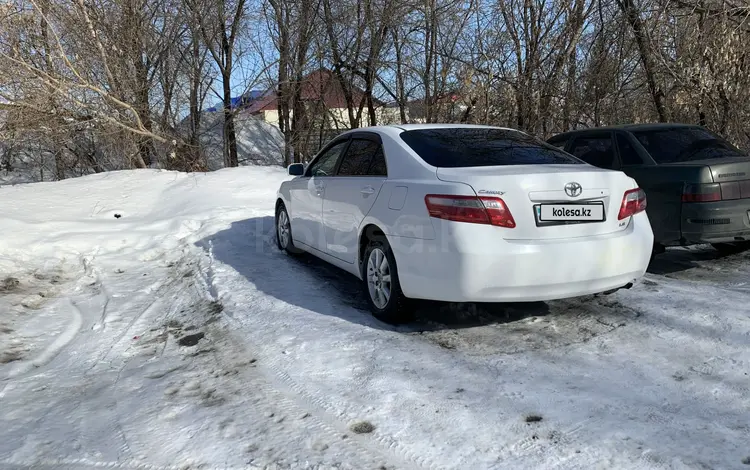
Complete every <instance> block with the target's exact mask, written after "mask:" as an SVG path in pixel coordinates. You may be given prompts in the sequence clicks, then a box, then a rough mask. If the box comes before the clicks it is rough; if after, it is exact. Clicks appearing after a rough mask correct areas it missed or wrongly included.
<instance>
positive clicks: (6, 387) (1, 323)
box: [0, 167, 750, 470]
mask: <svg viewBox="0 0 750 470" xmlns="http://www.w3.org/2000/svg"><path fill="white" fill-rule="evenodd" d="M287 178H288V176H287V175H286V174H285V172H284V171H283V170H281V169H279V168H267V167H244V168H236V169H225V170H220V171H216V172H211V173H206V174H185V173H177V172H168V171H158V170H141V171H118V172H111V173H105V174H99V175H92V176H86V177H82V178H77V179H72V180H66V181H62V182H58V183H37V184H32V185H24V186H13V187H0V201H2V202H3V204H2V206H0V233H1V234H2V238H0V311H2V312H3V315H2V316H0V420H2V422H3V427H2V429H0V466H3V467H5V466H10V467H21V468H38V467H43V466H46V467H50V468H63V469H74V468H86V467H92V466H97V467H123V468H158V469H166V468H186V467H188V466H192V467H194V468H218V467H221V468H250V469H256V468H277V469H282V468H283V469H291V468H304V469H308V468H309V469H318V468H347V469H349V468H351V469H363V468H388V469H409V470H411V469H419V468H628V469H630V468H632V469H651V468H742V461H743V460H746V459H748V458H750V448H748V447H747V445H748V442H750V439H749V437H750V429H749V428H748V422H750V412H748V410H749V409H750V386H749V385H748V384H749V383H750V379H749V376H748V373H749V371H750V349H749V348H748V344H750V316H749V315H748V307H747V305H748V300H749V299H750V283H749V282H748V279H750V253H745V254H740V255H735V256H731V257H726V258H719V257H717V256H716V255H715V254H712V253H713V252H712V251H711V250H710V249H706V248H703V247H698V248H695V249H691V250H670V251H669V252H668V253H667V254H666V255H664V258H663V260H662V261H660V263H661V264H658V266H657V268H658V269H657V270H656V271H654V273H653V274H649V275H647V277H646V279H645V280H644V282H643V283H641V284H640V285H638V286H636V287H635V288H634V289H633V290H630V291H624V292H620V293H618V294H616V295H613V296H603V297H589V298H584V299H572V300H565V301H558V302H549V303H532V304H518V305H494V306H493V305H489V306H462V307H458V306H450V305H449V306H445V305H434V304H431V303H425V304H424V305H423V306H422V308H421V311H420V312H419V318H420V320H419V322H417V323H415V324H413V325H407V326H403V327H399V328H393V327H391V326H389V325H385V324H383V323H381V322H379V321H377V320H375V319H373V317H372V316H371V315H370V314H369V312H367V311H364V310H363V304H364V301H363V298H362V296H361V294H360V284H359V282H358V281H357V280H356V279H355V278H353V277H352V276H350V275H348V274H346V273H343V272H342V271H339V270H337V269H335V268H331V267H330V266H328V265H326V264H324V263H322V262H318V261H315V260H314V259H313V258H311V257H302V258H301V259H294V258H291V257H289V256H287V255H286V254H284V253H282V252H280V251H279V250H278V249H277V248H276V247H275V245H274V219H273V209H274V201H275V191H276V189H277V188H278V185H279V184H280V183H281V181H283V180H285V179H287Z"/></svg>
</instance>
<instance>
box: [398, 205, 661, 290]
mask: <svg viewBox="0 0 750 470" xmlns="http://www.w3.org/2000/svg"><path fill="white" fill-rule="evenodd" d="M441 225H444V227H441V229H440V230H437V232H438V233H439V234H440V236H439V237H438V238H437V239H436V240H417V239H405V238H396V239H393V240H390V241H391V247H392V249H393V251H394V255H395V257H396V263H397V265H398V272H399V279H400V282H401V288H402V290H403V292H404V294H405V295H406V296H407V297H411V298H417V299H430V300H441V301H448V302H512V301H516V302H525V301H545V300H553V299H562V298H569V297H578V296H582V295H589V294H595V293H600V292H604V291H608V290H610V289H616V288H619V287H623V286H625V285H626V284H628V283H630V282H635V281H637V280H638V279H639V278H641V277H642V276H643V274H644V273H645V271H646V268H647V267H648V263H649V260H650V257H651V250H652V247H653V233H652V231H651V226H650V224H649V221H648V218H647V217H646V215H645V214H638V215H637V216H635V217H633V219H632V220H631V221H630V224H629V226H628V227H627V228H626V229H625V230H623V231H621V232H617V233H613V234H608V235H600V236H595V237H586V238H570V239H559V240H547V241H528V240H517V241H514V240H503V238H502V235H501V234H500V232H499V230H507V229H501V228H499V227H492V226H480V225H475V224H461V223H456V222H444V221H443V222H441Z"/></svg>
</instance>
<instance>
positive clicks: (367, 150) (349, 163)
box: [337, 138, 380, 176]
mask: <svg viewBox="0 0 750 470" xmlns="http://www.w3.org/2000/svg"><path fill="white" fill-rule="evenodd" d="M379 148H380V144H378V143H377V142H374V141H372V140H366V139H356V138H355V139H352V143H351V145H350V146H349V149H348V150H347V151H346V155H344V158H343V160H342V161H341V165H340V166H339V171H338V173H337V174H338V175H339V176H367V175H368V172H369V170H370V165H371V163H372V159H373V156H374V155H375V153H376V152H377V151H378V149H379Z"/></svg>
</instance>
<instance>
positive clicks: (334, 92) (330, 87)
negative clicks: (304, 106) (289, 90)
mask: <svg viewBox="0 0 750 470" xmlns="http://www.w3.org/2000/svg"><path fill="white" fill-rule="evenodd" d="M352 88H353V89H352V95H353V96H352V97H353V99H354V102H355V103H359V102H360V101H361V100H362V98H363V97H364V94H365V93H364V91H363V90H361V89H360V88H357V87H352ZM302 100H303V101H321V100H322V101H323V102H324V103H325V104H326V106H327V107H328V108H346V97H345V95H344V90H343V88H342V87H341V84H340V83H339V81H338V80H337V79H336V77H335V76H334V74H333V72H332V71H330V70H328V69H324V68H323V69H318V70H316V71H314V72H311V73H309V74H308V75H307V76H305V77H304V78H303V79H302ZM373 102H374V103H375V106H378V107H380V106H383V103H382V102H381V101H380V100H378V99H376V98H373ZM277 108H278V103H277V99H276V86H274V87H271V88H270V89H269V90H267V91H266V92H265V93H264V94H263V96H261V97H260V98H258V99H256V100H255V101H254V102H252V103H251V104H250V106H248V108H247V111H248V112H250V113H256V112H260V111H270V110H275V109H277Z"/></svg>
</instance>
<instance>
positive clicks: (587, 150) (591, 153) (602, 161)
mask: <svg viewBox="0 0 750 470" xmlns="http://www.w3.org/2000/svg"><path fill="white" fill-rule="evenodd" d="M570 153H572V154H573V155H575V156H576V157H578V158H580V159H581V160H583V161H584V162H586V163H588V164H590V165H594V166H596V167H599V168H606V169H608V170H613V169H616V168H617V167H618V166H619V165H618V164H617V158H616V156H615V149H614V146H613V145H612V136H611V135H610V134H602V135H596V136H584V137H579V138H577V139H576V140H575V141H574V142H573V146H572V147H571V149H570Z"/></svg>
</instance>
